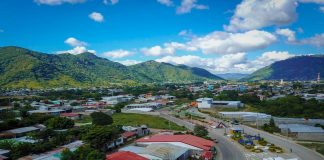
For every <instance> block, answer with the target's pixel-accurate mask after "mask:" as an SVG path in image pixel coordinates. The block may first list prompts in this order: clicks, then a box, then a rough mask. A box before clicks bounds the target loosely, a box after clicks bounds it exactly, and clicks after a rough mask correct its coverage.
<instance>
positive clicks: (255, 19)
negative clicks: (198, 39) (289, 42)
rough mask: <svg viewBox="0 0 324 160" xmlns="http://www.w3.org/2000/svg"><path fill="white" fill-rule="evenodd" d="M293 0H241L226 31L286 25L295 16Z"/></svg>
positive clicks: (295, 5) (294, 2)
mask: <svg viewBox="0 0 324 160" xmlns="http://www.w3.org/2000/svg"><path fill="white" fill-rule="evenodd" d="M296 7H297V2H296V1H295V0H243V1H242V2H241V3H240V4H239V5H238V6H237V7H236V10H235V13H234V15H233V17H232V18H231V21H230V24H229V25H228V26H224V28H225V29H226V30H227V31H245V30H252V29H260V28H263V27H267V26H273V25H278V26H281V25H287V24H290V23H291V22H293V21H294V20H295V19H296V18H297V14H296Z"/></svg>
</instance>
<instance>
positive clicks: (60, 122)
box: [45, 117, 74, 129]
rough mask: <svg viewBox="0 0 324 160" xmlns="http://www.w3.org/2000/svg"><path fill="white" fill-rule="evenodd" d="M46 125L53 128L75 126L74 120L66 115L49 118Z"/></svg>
mask: <svg viewBox="0 0 324 160" xmlns="http://www.w3.org/2000/svg"><path fill="white" fill-rule="evenodd" d="M45 125H46V126H47V127H48V128H51V129H68V128H72V127H73V126H74V121H73V120H71V119H68V118H65V117H54V118H51V119H48V120H47V121H46V122H45Z"/></svg>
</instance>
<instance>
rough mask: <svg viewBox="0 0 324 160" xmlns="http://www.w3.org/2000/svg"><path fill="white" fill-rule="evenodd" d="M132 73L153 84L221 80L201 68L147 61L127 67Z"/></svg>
mask: <svg viewBox="0 0 324 160" xmlns="http://www.w3.org/2000/svg"><path fill="white" fill-rule="evenodd" d="M129 68H130V69H131V70H133V71H134V72H138V73H140V74H142V75H145V76H147V78H150V79H151V80H152V81H154V82H172V83H183V82H187V83H189V82H202V81H205V80H208V79H212V80H222V78H220V77H218V76H216V75H213V74H211V73H210V72H208V71H206V70H204V69H201V68H192V67H188V66H185V65H180V66H175V65H172V64H169V63H163V62H161V63H159V62H156V61H147V62H143V63H139V64H136V65H132V66H129Z"/></svg>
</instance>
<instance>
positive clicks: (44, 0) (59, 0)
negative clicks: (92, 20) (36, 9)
mask: <svg viewBox="0 0 324 160" xmlns="http://www.w3.org/2000/svg"><path fill="white" fill-rule="evenodd" d="M85 1H86V0H34V2H36V3H37V4H45V5H52V6H54V5H61V4H63V3H70V4H76V3H83V2H85Z"/></svg>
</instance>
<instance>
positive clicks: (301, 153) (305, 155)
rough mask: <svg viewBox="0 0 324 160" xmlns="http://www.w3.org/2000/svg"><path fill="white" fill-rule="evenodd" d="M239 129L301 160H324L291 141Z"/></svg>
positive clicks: (250, 129)
mask: <svg viewBox="0 0 324 160" xmlns="http://www.w3.org/2000/svg"><path fill="white" fill-rule="evenodd" d="M190 112H195V113H197V114H200V115H203V116H205V117H206V118H208V119H210V120H213V121H222V120H220V119H217V118H214V117H211V116H209V115H207V114H204V113H201V112H199V111H198V110H197V109H191V110H190ZM241 127H242V128H243V129H244V132H245V133H248V134H250V135H258V134H260V136H261V137H263V138H264V139H266V140H267V141H268V142H270V143H273V144H275V145H277V146H280V147H282V148H284V149H285V150H286V151H287V152H289V151H290V149H291V150H292V152H293V153H294V154H296V155H297V156H298V157H299V158H300V159H301V160H324V156H322V155H320V154H319V153H317V152H315V151H313V150H311V149H308V148H306V147H304V146H301V145H299V144H296V143H295V142H293V141H291V140H288V139H285V138H283V137H280V136H276V135H273V134H270V133H268V132H264V131H261V130H257V129H255V128H251V127H249V126H246V125H241Z"/></svg>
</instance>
